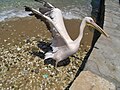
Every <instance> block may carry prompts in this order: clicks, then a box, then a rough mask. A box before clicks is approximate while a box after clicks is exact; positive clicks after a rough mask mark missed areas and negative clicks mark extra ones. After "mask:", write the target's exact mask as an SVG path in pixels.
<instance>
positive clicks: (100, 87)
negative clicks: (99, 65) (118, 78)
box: [70, 71, 116, 90]
mask: <svg viewBox="0 0 120 90" xmlns="http://www.w3.org/2000/svg"><path fill="white" fill-rule="evenodd" d="M70 90H116V89H115V85H114V84H112V83H110V82H109V81H107V80H105V79H104V78H101V77H99V76H98V75H95V74H93V73H92V72H90V71H82V72H81V74H80V75H79V76H78V77H77V78H76V80H75V81H74V83H73V84H72V86H71V87H70Z"/></svg>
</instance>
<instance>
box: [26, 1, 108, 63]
mask: <svg viewBox="0 0 120 90" xmlns="http://www.w3.org/2000/svg"><path fill="white" fill-rule="evenodd" d="M35 1H39V2H41V3H43V5H44V7H45V8H40V9H39V11H38V10H36V9H33V8H30V7H27V6H25V9H26V11H32V13H33V14H35V15H37V16H39V17H40V18H43V19H44V22H45V23H49V27H50V32H51V34H52V37H53V39H52V44H51V47H52V49H53V51H49V52H47V53H46V54H45V59H48V58H52V59H54V60H56V65H57V63H58V62H59V61H61V60H64V59H66V58H67V57H69V56H71V55H73V54H74V53H76V52H77V51H78V49H79V45H80V41H81V39H82V37H83V31H84V28H85V26H86V25H90V26H93V27H95V28H96V29H98V31H100V32H101V33H102V34H104V35H105V36H107V37H108V35H107V34H106V33H105V32H104V31H103V30H102V28H100V27H99V26H98V25H97V24H96V23H95V22H94V20H93V19H92V18H91V17H85V18H84V19H83V20H82V22H81V25H80V33H79V36H78V38H77V39H76V40H74V41H73V40H72V39H71V38H70V36H69V35H68V33H67V31H66V28H65V25H64V21H63V16H62V12H61V10H60V9H58V8H55V7H54V6H52V5H51V4H50V3H48V2H45V1H43V0H35Z"/></svg>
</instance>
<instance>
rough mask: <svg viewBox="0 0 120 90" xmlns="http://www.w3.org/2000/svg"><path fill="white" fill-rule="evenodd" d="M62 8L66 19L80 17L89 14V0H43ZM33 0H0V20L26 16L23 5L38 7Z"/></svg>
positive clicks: (38, 4)
mask: <svg viewBox="0 0 120 90" xmlns="http://www.w3.org/2000/svg"><path fill="white" fill-rule="evenodd" d="M45 1H48V2H50V3H51V4H53V5H54V6H55V7H58V8H60V9H61V10H62V12H63V16H64V17H65V18H67V19H72V18H75V19H82V18H84V17H85V16H90V15H91V0H45ZM40 5H41V4H40V3H38V2H35V1H34V0H0V21H3V20H5V19H9V18H14V17H25V16H28V12H25V11H24V6H30V7H33V8H36V9H37V8H39V6H40Z"/></svg>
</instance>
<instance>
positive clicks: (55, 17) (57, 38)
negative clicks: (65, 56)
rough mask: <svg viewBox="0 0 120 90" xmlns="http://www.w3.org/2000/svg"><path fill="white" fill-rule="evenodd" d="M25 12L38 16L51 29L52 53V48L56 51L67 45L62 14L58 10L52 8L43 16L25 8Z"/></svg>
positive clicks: (67, 37) (68, 38)
mask: <svg viewBox="0 0 120 90" xmlns="http://www.w3.org/2000/svg"><path fill="white" fill-rule="evenodd" d="M25 10H26V11H32V13H33V14H34V15H35V16H37V17H38V16H39V17H40V19H42V20H43V21H44V22H45V23H46V25H47V26H48V27H49V28H51V29H50V32H51V33H52V36H53V40H52V45H51V46H52V47H53V51H56V50H54V48H55V49H56V48H59V47H61V46H64V45H67V44H68V42H69V41H70V40H71V39H70V37H69V36H68V34H67V32H66V29H65V26H64V22H63V17H62V13H61V11H60V10H59V9H58V8H54V7H52V9H51V10H48V11H46V12H44V13H43V14H42V13H41V12H40V11H38V10H36V9H33V8H30V7H27V6H25Z"/></svg>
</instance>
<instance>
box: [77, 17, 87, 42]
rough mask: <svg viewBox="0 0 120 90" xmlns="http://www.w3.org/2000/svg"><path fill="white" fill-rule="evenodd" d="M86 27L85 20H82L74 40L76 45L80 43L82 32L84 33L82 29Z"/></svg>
mask: <svg viewBox="0 0 120 90" xmlns="http://www.w3.org/2000/svg"><path fill="white" fill-rule="evenodd" d="M85 26H86V20H85V19H83V20H82V22H81V25H80V32H79V36H78V37H77V39H76V40H75V42H76V43H79V44H80V42H81V39H82V37H83V31H84V28H85Z"/></svg>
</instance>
